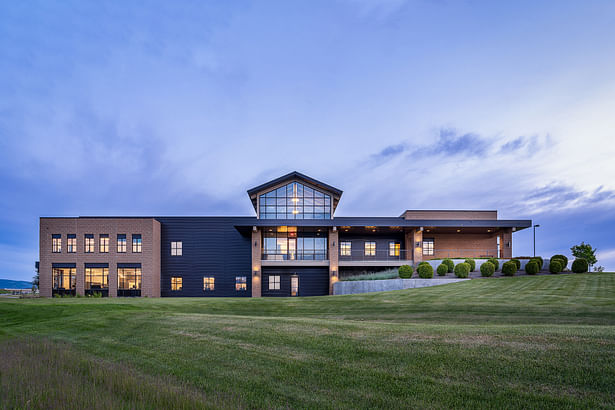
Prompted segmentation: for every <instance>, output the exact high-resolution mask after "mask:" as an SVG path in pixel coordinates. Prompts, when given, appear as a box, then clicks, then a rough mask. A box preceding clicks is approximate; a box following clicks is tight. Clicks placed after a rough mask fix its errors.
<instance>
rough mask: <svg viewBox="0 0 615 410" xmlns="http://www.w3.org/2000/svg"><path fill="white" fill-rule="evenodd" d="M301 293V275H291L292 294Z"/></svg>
mask: <svg viewBox="0 0 615 410" xmlns="http://www.w3.org/2000/svg"><path fill="white" fill-rule="evenodd" d="M298 295H299V276H291V277H290V296H298Z"/></svg>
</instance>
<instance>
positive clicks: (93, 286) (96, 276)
mask: <svg viewBox="0 0 615 410" xmlns="http://www.w3.org/2000/svg"><path fill="white" fill-rule="evenodd" d="M85 288H86V289H87V290H103V289H109V268H88V267H87V266H86V268H85Z"/></svg>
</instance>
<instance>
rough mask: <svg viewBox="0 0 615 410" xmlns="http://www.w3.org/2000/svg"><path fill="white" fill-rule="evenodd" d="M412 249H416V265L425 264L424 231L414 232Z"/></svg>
mask: <svg viewBox="0 0 615 410" xmlns="http://www.w3.org/2000/svg"><path fill="white" fill-rule="evenodd" d="M417 244H418V246H417ZM412 249H414V251H413V254H414V264H415V265H418V264H419V263H420V262H423V231H422V230H420V229H415V230H414V235H413V243H412Z"/></svg>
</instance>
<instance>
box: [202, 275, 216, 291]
mask: <svg viewBox="0 0 615 410" xmlns="http://www.w3.org/2000/svg"><path fill="white" fill-rule="evenodd" d="M215 282H216V279H215V278H214V277H212V276H205V277H204V278H203V290H214V286H215Z"/></svg>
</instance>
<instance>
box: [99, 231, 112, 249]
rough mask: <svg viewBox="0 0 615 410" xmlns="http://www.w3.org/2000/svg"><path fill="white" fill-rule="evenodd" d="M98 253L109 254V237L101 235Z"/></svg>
mask: <svg viewBox="0 0 615 410" xmlns="http://www.w3.org/2000/svg"><path fill="white" fill-rule="evenodd" d="M98 252H100V253H109V235H108V234H101V235H100V236H99V237H98Z"/></svg>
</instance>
